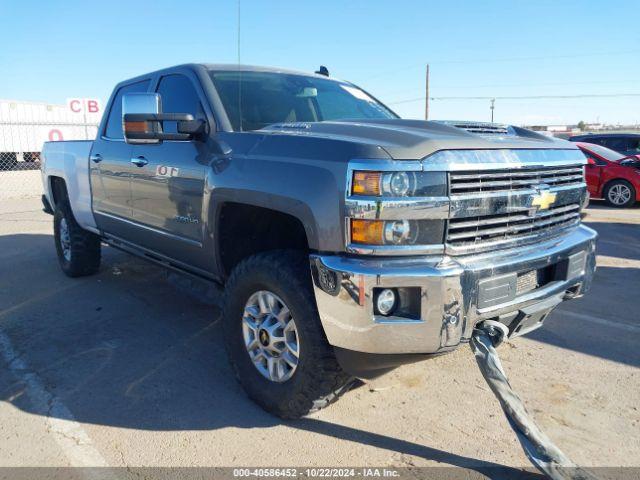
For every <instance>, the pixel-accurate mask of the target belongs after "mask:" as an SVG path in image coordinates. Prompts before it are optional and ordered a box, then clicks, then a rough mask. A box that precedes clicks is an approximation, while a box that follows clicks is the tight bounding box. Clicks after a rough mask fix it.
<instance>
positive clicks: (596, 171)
mask: <svg viewBox="0 0 640 480" xmlns="http://www.w3.org/2000/svg"><path fill="white" fill-rule="evenodd" d="M576 144H577V145H578V147H580V150H582V152H583V153H584V154H585V155H586V156H587V157H588V159H589V163H588V164H587V167H586V177H587V187H588V189H589V194H590V196H591V198H603V199H604V200H605V201H606V202H607V203H608V204H609V205H611V206H613V207H630V206H632V205H633V204H634V203H635V202H636V201H639V200H640V156H638V155H632V156H630V157H628V156H625V155H622V154H620V153H618V152H614V151H613V150H610V149H608V148H606V147H603V146H602V145H596V144H593V143H584V142H576Z"/></svg>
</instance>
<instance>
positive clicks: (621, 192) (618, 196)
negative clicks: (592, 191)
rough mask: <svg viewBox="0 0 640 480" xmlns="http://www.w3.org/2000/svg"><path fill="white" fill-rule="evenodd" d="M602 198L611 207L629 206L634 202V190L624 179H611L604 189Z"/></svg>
mask: <svg viewBox="0 0 640 480" xmlns="http://www.w3.org/2000/svg"><path fill="white" fill-rule="evenodd" d="M604 199H605V201H606V202H607V204H608V205H610V206H612V207H616V208H627V207H631V206H632V205H633V204H634V203H636V190H635V188H633V185H631V184H630V183H629V182H627V181H626V180H613V181H611V182H609V183H608V184H607V186H606V187H605V189H604Z"/></svg>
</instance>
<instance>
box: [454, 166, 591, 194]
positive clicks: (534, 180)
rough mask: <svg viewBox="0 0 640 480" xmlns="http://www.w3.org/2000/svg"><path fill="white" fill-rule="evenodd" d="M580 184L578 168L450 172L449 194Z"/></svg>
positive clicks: (581, 173)
mask: <svg viewBox="0 0 640 480" xmlns="http://www.w3.org/2000/svg"><path fill="white" fill-rule="evenodd" d="M583 181H584V171H583V167H582V166H576V165H572V166H566V167H542V168H535V169H522V170H493V171H486V170H485V171H462V172H452V173H451V177H450V183H449V185H450V186H449V189H450V194H451V195H466V194H473V193H482V192H501V191H514V190H527V189H532V188H535V187H536V186H538V185H541V184H545V185H549V186H550V187H556V186H566V185H574V184H575V185H579V184H581V183H582V182H583Z"/></svg>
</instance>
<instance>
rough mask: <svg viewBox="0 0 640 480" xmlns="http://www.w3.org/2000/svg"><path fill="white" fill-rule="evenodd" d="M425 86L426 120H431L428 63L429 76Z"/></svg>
mask: <svg viewBox="0 0 640 480" xmlns="http://www.w3.org/2000/svg"><path fill="white" fill-rule="evenodd" d="M425 80H426V82H425V85H424V96H425V99H424V119H425V120H429V64H428V63H427V76H426V79H425Z"/></svg>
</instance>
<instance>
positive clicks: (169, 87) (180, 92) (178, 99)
mask: <svg viewBox="0 0 640 480" xmlns="http://www.w3.org/2000/svg"><path fill="white" fill-rule="evenodd" d="M157 92H158V93H159V94H160V96H161V97H162V112H163V113H190V114H191V115H193V118H195V119H196V120H198V119H200V120H205V119H206V117H205V113H204V109H203V108H202V102H200V97H199V96H198V92H197V91H196V89H195V87H194V85H193V83H192V82H191V80H189V78H187V77H186V76H184V75H178V74H174V75H167V76H165V77H162V79H161V80H160V83H159V84H158V89H157ZM163 128H164V131H165V132H167V133H177V122H163Z"/></svg>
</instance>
